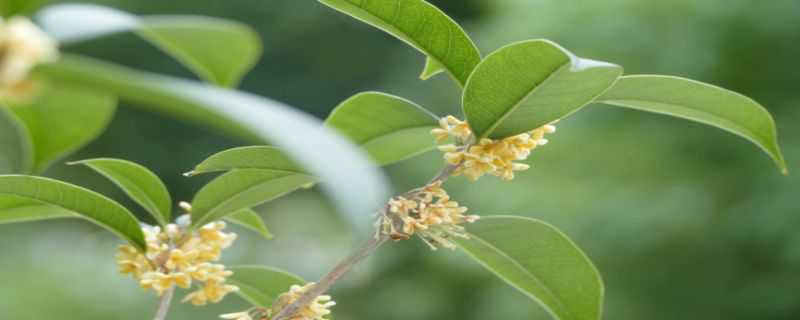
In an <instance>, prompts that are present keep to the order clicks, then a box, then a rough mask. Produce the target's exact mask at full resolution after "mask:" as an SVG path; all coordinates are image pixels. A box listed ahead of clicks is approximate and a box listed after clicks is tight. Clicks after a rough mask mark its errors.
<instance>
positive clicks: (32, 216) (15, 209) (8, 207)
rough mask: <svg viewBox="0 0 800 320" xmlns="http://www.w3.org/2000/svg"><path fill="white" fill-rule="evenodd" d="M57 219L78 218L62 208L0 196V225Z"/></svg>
mask: <svg viewBox="0 0 800 320" xmlns="http://www.w3.org/2000/svg"><path fill="white" fill-rule="evenodd" d="M57 218H80V216H79V215H77V214H75V213H74V212H72V211H69V210H66V209H64V208H60V207H56V206H49V205H47V204H44V203H42V202H39V201H36V200H31V199H28V198H21V197H17V196H10V195H0V223H15V222H28V221H38V220H48V219H57Z"/></svg>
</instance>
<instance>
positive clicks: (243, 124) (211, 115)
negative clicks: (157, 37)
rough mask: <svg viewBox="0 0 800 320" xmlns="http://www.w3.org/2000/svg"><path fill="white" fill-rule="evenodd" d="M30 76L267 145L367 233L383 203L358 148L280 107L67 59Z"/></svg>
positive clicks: (383, 189)
mask: <svg viewBox="0 0 800 320" xmlns="http://www.w3.org/2000/svg"><path fill="white" fill-rule="evenodd" d="M36 71H37V73H38V74H40V75H42V76H45V77H47V78H50V79H51V80H52V81H61V82H68V83H79V84H83V85H88V86H92V87H93V88H95V89H97V90H106V91H108V92H111V93H113V94H116V95H119V96H120V97H122V98H123V99H127V100H131V101H134V102H139V103H141V105H142V106H147V107H149V109H150V110H155V111H161V112H165V113H168V114H172V115H175V116H177V117H178V118H179V119H190V120H193V121H196V122H201V123H205V124H210V125H213V126H215V127H217V128H220V129H224V130H226V132H229V133H235V134H239V135H240V136H247V137H251V138H254V139H256V140H258V141H262V142H268V141H269V142H272V144H274V145H276V146H277V147H280V148H281V150H284V151H285V152H286V154H287V155H289V157H291V158H292V159H293V160H295V162H297V163H298V164H299V165H301V166H302V167H303V168H305V169H306V170H307V171H308V172H309V173H310V174H313V176H315V177H317V178H319V181H321V182H322V183H321V186H322V188H323V191H325V192H326V193H327V194H328V195H330V196H331V198H332V200H333V201H334V204H335V205H336V206H337V209H339V212H341V213H343V214H346V215H347V217H348V218H350V221H351V222H352V223H353V224H354V226H356V227H360V228H364V229H366V228H367V227H369V218H368V217H369V214H371V213H373V212H375V210H377V209H378V208H380V207H381V206H382V205H383V204H384V202H385V201H386V199H387V198H388V197H389V191H388V185H387V183H386V179H385V177H384V175H383V173H382V172H380V171H379V170H378V168H376V167H375V166H374V164H372V163H371V162H370V161H369V159H368V158H367V157H366V156H365V155H364V154H363V153H362V152H360V150H358V147H357V146H355V145H353V144H352V143H351V142H350V141H348V140H347V139H345V138H344V137H342V136H340V135H338V134H336V132H335V131H334V130H331V129H328V128H325V127H324V126H322V125H321V123H320V122H319V121H318V120H317V119H315V118H313V117H311V116H309V115H307V114H305V113H302V112H300V111H297V110H294V109H292V108H291V107H289V106H287V105H284V104H282V103H279V102H276V101H272V100H269V99H266V98H262V97H259V96H256V95H252V94H247V93H243V92H239V91H234V90H228V89H223V88H218V87H214V86H210V85H201V84H197V83H195V82H192V81H185V80H180V79H176V78H172V77H165V76H159V75H155V74H151V73H146V72H139V71H134V70H131V69H129V68H125V67H120V66H116V65H113V64H109V63H103V62H99V61H97V60H94V59H90V58H82V57H76V56H72V55H62V57H61V59H60V60H59V62H57V63H55V64H49V65H42V66H39V67H38V68H37V70H36ZM240 209H241V208H240Z"/></svg>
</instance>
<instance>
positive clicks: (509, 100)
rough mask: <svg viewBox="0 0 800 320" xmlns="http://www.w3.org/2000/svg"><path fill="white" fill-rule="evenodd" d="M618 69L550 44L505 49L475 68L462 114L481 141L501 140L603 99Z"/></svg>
mask: <svg viewBox="0 0 800 320" xmlns="http://www.w3.org/2000/svg"><path fill="white" fill-rule="evenodd" d="M621 74H622V68H621V67H619V66H617V65H613V64H609V63H605V62H600V61H594V60H588V59H581V58H578V57H576V56H574V55H573V54H572V53H570V52H569V51H567V50H565V49H563V48H561V47H560V46H558V45H557V44H555V43H553V42H550V41H548V40H528V41H523V42H517V43H514V44H511V45H508V46H505V47H503V48H501V49H499V50H497V51H495V52H494V53H492V54H490V55H489V56H487V57H486V59H484V60H483V61H482V62H481V63H480V64H479V65H478V67H476V68H475V72H474V73H473V74H472V76H470V78H469V81H468V82H467V86H466V88H464V98H463V106H464V114H466V117H467V122H468V123H469V125H470V127H471V128H472V130H473V131H474V132H475V135H476V136H477V137H479V138H484V137H490V138H495V139H498V138H505V137H508V136H513V135H517V134H520V133H523V132H526V131H529V130H532V129H535V128H538V127H541V126H543V125H546V124H548V123H550V122H552V121H555V120H558V119H561V118H563V117H565V116H567V115H569V114H571V113H573V112H575V111H577V110H578V109H580V108H581V107H583V106H585V105H586V104H588V103H589V102H591V101H592V100H593V99H594V98H595V97H597V96H599V95H600V94H602V93H603V92H604V91H605V90H606V89H608V88H609V87H611V85H612V84H613V83H614V82H615V81H616V80H617V78H618V77H619V76H620V75H621Z"/></svg>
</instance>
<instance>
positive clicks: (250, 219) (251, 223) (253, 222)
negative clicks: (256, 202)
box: [225, 209, 272, 240]
mask: <svg viewBox="0 0 800 320" xmlns="http://www.w3.org/2000/svg"><path fill="white" fill-rule="evenodd" d="M225 220H228V221H230V222H233V223H235V224H238V225H240V226H242V227H245V228H247V229H250V230H252V231H255V232H257V233H258V234H260V235H261V236H262V237H264V238H265V239H267V240H270V239H272V233H270V232H269V229H267V226H266V224H264V219H261V216H260V215H258V212H255V211H253V209H242V210H239V211H237V212H236V213H234V214H232V215H230V216H228V217H227V218H225Z"/></svg>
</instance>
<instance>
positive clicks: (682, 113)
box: [597, 75, 788, 174]
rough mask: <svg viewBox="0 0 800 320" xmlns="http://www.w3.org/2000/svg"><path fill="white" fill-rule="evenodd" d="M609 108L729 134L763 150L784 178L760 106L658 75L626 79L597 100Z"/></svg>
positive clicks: (720, 90)
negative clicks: (671, 118)
mask: <svg viewBox="0 0 800 320" xmlns="http://www.w3.org/2000/svg"><path fill="white" fill-rule="evenodd" d="M597 102H602V103H606V104H610V105H615V106H620V107H626V108H631V109H636V110H641V111H649V112H655V113H660V114H666V115H670V116H674V117H678V118H683V119H687V120H692V121H696V122H700V123H703V124H707V125H710V126H714V127H717V128H720V129H722V130H726V131H728V132H731V133H733V134H736V135H739V136H741V137H743V138H745V139H747V140H750V141H751V142H753V143H754V144H756V145H757V146H758V147H760V148H761V149H763V150H764V151H765V152H766V153H767V154H768V155H769V156H770V157H772V159H773V160H774V161H775V163H776V164H777V165H778V167H779V168H780V169H781V170H782V171H783V173H784V174H786V173H788V170H787V168H786V162H785V161H784V159H783V155H781V150H780V147H779V146H778V137H777V133H776V130H775V121H774V120H773V119H772V116H771V115H770V114H769V112H768V111H767V110H766V109H764V107H762V106H761V105H760V104H758V103H757V102H755V101H753V99H750V98H748V97H746V96H743V95H741V94H738V93H736V92H733V91H730V90H726V89H723V88H720V87H716V86H713V85H710V84H705V83H702V82H698V81H694V80H690V79H684V78H678V77H671V76H658V75H632V76H624V77H622V78H620V80H619V81H618V82H617V83H616V84H615V85H614V86H613V87H612V88H611V89H609V90H608V91H607V92H606V93H605V94H603V95H602V96H601V97H599V98H598V99H597Z"/></svg>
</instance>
